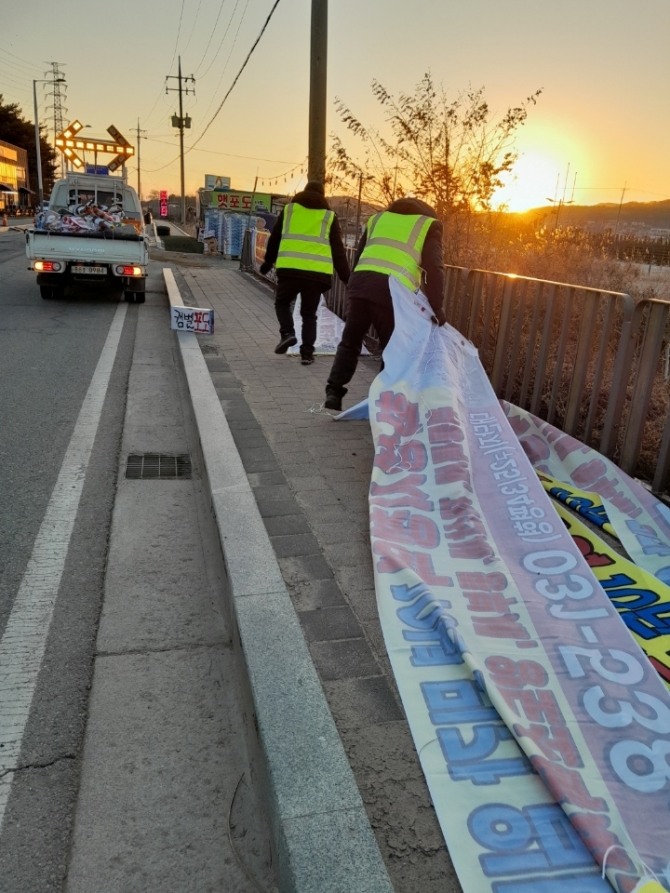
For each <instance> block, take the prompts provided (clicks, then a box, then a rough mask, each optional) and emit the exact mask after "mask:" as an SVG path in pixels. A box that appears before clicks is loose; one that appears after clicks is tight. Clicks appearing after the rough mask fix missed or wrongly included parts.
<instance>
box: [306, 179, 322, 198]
mask: <svg viewBox="0 0 670 893" xmlns="http://www.w3.org/2000/svg"><path fill="white" fill-rule="evenodd" d="M305 192H318V193H319V195H325V194H326V193H325V191H324V189H323V185H322V184H321V183H319V182H318V181H317V180H310V181H309V182H308V183H307V185H306V186H305Z"/></svg>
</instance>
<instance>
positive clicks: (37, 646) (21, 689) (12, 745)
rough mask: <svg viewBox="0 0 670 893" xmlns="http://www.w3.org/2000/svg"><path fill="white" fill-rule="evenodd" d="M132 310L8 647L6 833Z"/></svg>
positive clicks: (2, 798)
mask: <svg viewBox="0 0 670 893" xmlns="http://www.w3.org/2000/svg"><path fill="white" fill-rule="evenodd" d="M126 309H127V305H126V304H125V303H121V304H119V306H118V309H117V311H116V313H115V315H114V319H113V320H112V324H111V326H110V329H109V332H108V333H107V339H106V341H105V344H104V347H103V349H102V353H101V354H100V359H99V360H98V364H97V366H96V368H95V372H94V373H93V378H92V379H91V384H90V385H89V388H88V391H87V392H86V396H85V397H84V402H83V403H82V406H81V409H80V411H79V416H78V418H77V422H76V424H75V427H74V430H73V432H72V437H71V438H70V443H69V444H68V448H67V451H66V453H65V458H64V459H63V464H62V465H61V469H60V472H59V474H58V479H57V481H56V485H55V486H54V489H53V492H52V494H51V498H50V500H49V504H48V505H47V509H46V512H45V514H44V518H43V519H42V524H41V525H40V529H39V531H38V534H37V537H36V539H35V543H34V545H33V551H32V553H31V556H30V560H29V561H28V565H27V567H26V572H25V574H24V576H23V579H22V581H21V585H20V587H19V590H18V593H17V595H16V599H15V601H14V606H13V608H12V611H11V613H10V615H9V619H8V621H7V627H6V629H5V632H4V635H3V637H2V640H1V641H0V829H1V827H2V821H3V817H4V814H5V809H6V807H7V801H8V799H9V793H10V791H11V786H12V780H13V778H14V770H16V769H17V768H18V765H19V763H18V760H19V756H20V753H21V744H22V742H23V735H24V732H25V728H26V723H27V721H28V716H29V714H30V706H31V703H32V700H33V695H34V693H35V688H36V686H37V677H38V674H39V671H40V667H41V665H42V660H43V657H44V650H45V647H46V641H47V636H48V633H49V627H50V625H51V618H52V616H53V611H54V606H55V603H56V596H57V595H58V589H59V587H60V581H61V577H62V575H63V569H64V567H65V559H66V557H67V553H68V548H69V545H70V538H71V536H72V530H73V528H74V521H75V517H76V515H77V509H78V507H79V500H80V498H81V493H82V489H83V486H84V480H85V478H86V471H87V468H88V463H89V461H90V458H91V452H92V450H93V443H94V441H95V436H96V433H97V430H98V425H99V422H100V416H101V415H102V407H103V403H104V400H105V396H106V394H107V388H108V385H109V379H110V376H111V373H112V367H113V366H114V360H115V359H116V353H117V349H118V346H119V341H120V338H121V331H122V329H123V323H124V320H125V317H126Z"/></svg>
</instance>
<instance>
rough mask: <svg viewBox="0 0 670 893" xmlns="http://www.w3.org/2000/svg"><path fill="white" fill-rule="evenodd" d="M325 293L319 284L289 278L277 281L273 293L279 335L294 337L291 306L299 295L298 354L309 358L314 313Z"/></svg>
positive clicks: (314, 329)
mask: <svg viewBox="0 0 670 893" xmlns="http://www.w3.org/2000/svg"><path fill="white" fill-rule="evenodd" d="M324 291H325V289H324V287H323V285H321V283H320V282H310V281H309V279H297V278H296V279H293V278H290V277H287V278H282V279H279V280H278V282H277V291H276V292H275V313H276V314H277V321H278V322H279V333H280V335H281V336H282V338H283V337H284V335H294V334H295V331H294V326H293V304H294V303H295V300H296V298H297V297H298V295H300V316H301V317H302V344H301V345H300V353H301V354H303V355H307V356H310V355H311V354H313V353H314V342H315V341H316V311H317V309H318V307H319V301H320V300H321V295H322V294H323V292H324Z"/></svg>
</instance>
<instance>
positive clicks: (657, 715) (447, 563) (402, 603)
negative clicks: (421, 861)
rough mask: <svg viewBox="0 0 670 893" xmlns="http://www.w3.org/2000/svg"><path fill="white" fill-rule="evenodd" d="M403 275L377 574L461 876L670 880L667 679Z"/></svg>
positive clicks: (446, 332) (468, 363)
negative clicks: (623, 617) (634, 634)
mask: <svg viewBox="0 0 670 893" xmlns="http://www.w3.org/2000/svg"><path fill="white" fill-rule="evenodd" d="M391 286H392V293H393V299H394V310H395V318H396V326H395V331H394V335H393V338H392V340H391V342H390V344H389V345H388V347H387V350H386V351H385V353H384V364H385V365H384V369H383V371H382V372H381V373H380V374H379V375H378V376H377V378H376V379H375V381H374V382H373V384H372V386H371V389H370V394H369V399H368V401H367V406H368V408H369V418H370V424H371V428H372V433H373V438H374V443H375V461H374V467H373V472H372V481H371V485H370V537H371V547H372V554H373V564H374V572H375V586H376V591H377V600H378V607H379V614H380V620H381V624H382V630H383V633H384V638H385V642H386V646H387V650H388V653H389V657H390V660H391V662H392V665H393V669H394V673H395V676H396V679H397V682H398V688H399V691H400V693H401V696H402V699H403V705H404V707H405V711H406V714H407V717H408V721H409V725H410V729H411V731H412V734H413V737H414V741H415V745H416V749H417V752H418V754H419V758H420V761H421V764H422V766H423V769H424V772H425V775H426V779H427V783H428V786H429V789H430V792H431V796H432V799H433V802H434V805H435V809H436V813H437V816H438V819H439V821H440V823H441V826H442V829H443V832H444V835H445V840H446V842H447V846H448V848H449V851H450V854H451V856H452V859H453V862H454V865H455V867H456V870H457V872H458V874H459V878H460V880H461V884H462V886H463V889H464V890H465V891H466V893H468V891H476V893H482V891H489V890H490V891H495V893H564V891H565V890H570V891H576V893H596V891H604V890H609V889H611V888H614V889H615V890H617V891H620V893H631V891H632V890H633V888H634V887H635V885H636V884H637V883H639V882H640V881H642V880H643V879H645V878H652V877H656V878H658V879H659V880H661V881H662V882H663V884H664V885H665V887H667V888H668V889H670V866H669V860H670V825H669V823H668V822H667V820H666V819H667V815H668V795H669V794H670V694H669V693H668V691H667V689H666V687H665V685H664V684H663V682H662V680H661V679H660V677H659V675H658V674H657V673H656V671H655V669H654V667H653V666H652V665H651V663H650V662H649V660H648V659H647V657H646V656H645V654H644V653H643V651H642V650H641V649H640V648H639V646H638V645H637V643H636V642H635V641H634V639H633V637H632V636H631V635H630V634H629V632H628V630H627V628H626V626H625V625H624V624H623V623H622V622H621V619H620V617H619V616H618V614H617V612H616V609H615V607H614V606H613V605H612V603H611V602H610V600H609V599H608V598H607V596H606V595H605V593H604V591H603V590H602V588H601V586H600V585H599V584H598V582H597V580H596V579H595V577H594V576H593V574H592V572H591V570H590V569H589V567H588V565H587V563H586V560H585V558H584V556H583V554H582V552H581V551H580V550H579V548H578V547H577V545H576V544H575V542H574V541H573V539H572V538H571V536H570V534H569V533H568V531H567V530H566V529H565V527H564V525H563V522H562V521H561V519H560V518H559V517H558V515H557V514H556V512H555V511H554V508H553V506H552V505H551V503H550V500H549V497H548V496H547V494H546V493H545V491H544V489H543V487H542V484H541V483H540V481H539V480H538V478H537V476H536V474H535V471H534V470H533V467H532V465H531V463H530V461H529V459H528V458H527V456H526V455H525V453H524V451H523V449H522V447H521V445H520V443H519V441H518V439H517V437H516V435H515V433H514V431H513V430H512V427H511V426H510V423H509V421H508V419H507V417H506V415H505V413H504V412H503V410H502V408H501V406H500V404H499V402H498V400H497V398H496V396H495V394H494V392H493V390H492V389H491V386H490V384H489V382H488V379H487V378H486V375H485V373H484V370H483V368H482V366H481V364H480V363H479V360H478V357H477V353H476V351H475V349H474V347H473V346H472V345H471V344H470V343H469V342H467V341H466V340H465V339H464V338H463V337H462V336H461V335H459V334H458V333H457V332H456V331H455V330H454V329H452V328H450V327H448V326H444V327H437V326H434V325H433V324H431V323H430V322H429V321H428V318H427V317H428V316H429V314H430V311H429V308H428V305H427V303H426V302H425V299H424V298H423V296H422V295H421V294H418V295H414V294H412V293H411V292H408V291H407V290H405V289H403V288H402V287H401V286H398V285H396V283H395V282H394V281H393V280H391ZM356 412H358V413H359V415H358V417H360V413H361V412H362V409H361V407H358V408H354V409H353V410H352V411H350V413H349V414H347V413H343V414H342V416H341V418H346V417H347V416H349V417H352V416H353V417H355V416H356ZM659 817H663V818H662V819H660V820H659ZM603 875H604V878H606V880H605V879H604V878H603Z"/></svg>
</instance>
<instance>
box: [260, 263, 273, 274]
mask: <svg viewBox="0 0 670 893" xmlns="http://www.w3.org/2000/svg"><path fill="white" fill-rule="evenodd" d="M271 269H272V264H269V263H268V262H267V261H265V260H264V261H263V263H262V264H261V274H262V275H263V276H267V274H268V273H269V272H270V270H271Z"/></svg>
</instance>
